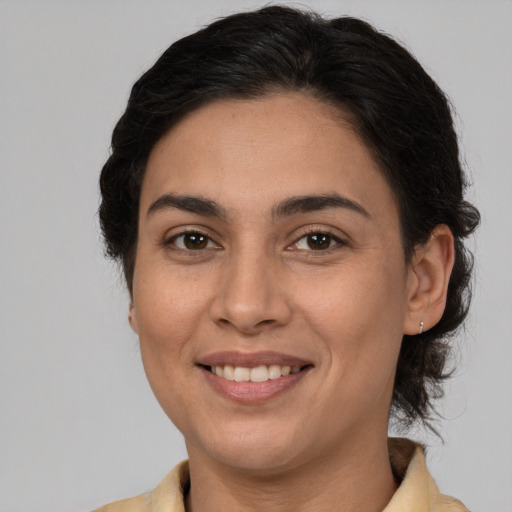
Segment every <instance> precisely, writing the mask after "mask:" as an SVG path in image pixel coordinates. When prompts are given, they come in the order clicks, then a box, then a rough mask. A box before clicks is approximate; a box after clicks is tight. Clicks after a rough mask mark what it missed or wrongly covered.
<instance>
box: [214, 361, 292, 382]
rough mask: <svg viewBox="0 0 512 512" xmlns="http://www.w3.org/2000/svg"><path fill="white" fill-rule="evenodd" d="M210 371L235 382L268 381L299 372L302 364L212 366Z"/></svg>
mask: <svg viewBox="0 0 512 512" xmlns="http://www.w3.org/2000/svg"><path fill="white" fill-rule="evenodd" d="M209 369H210V371H211V372H212V373H213V374H214V375H217V377H221V378H223V379H226V380H229V381H235V382H266V381H267V380H274V379H279V378H281V377H286V376H288V375H290V374H292V375H293V374H295V373H299V372H300V370H301V367H300V366H286V365H285V366H281V365H278V364H272V365H270V366H264V365H261V366H256V367H255V368H246V367H244V366H231V365H225V366H211V367H210V368H209Z"/></svg>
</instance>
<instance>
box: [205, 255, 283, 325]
mask: <svg viewBox="0 0 512 512" xmlns="http://www.w3.org/2000/svg"><path fill="white" fill-rule="evenodd" d="M230 260H231V261H229V263H226V265H225V268H224V269H223V271H222V273H221V276H220V281H221V283H220V286H219V290H218V293H217V294H216V296H215V298H214V299H213V301H212V304H211V309H210V313H211V316H212V319H213V320H214V321H215V322H216V323H217V324H219V325H221V326H223V327H231V328H234V329H236V330H237V331H239V332H241V333H243V334H246V335H255V334H258V333H260V332H261V331H263V330H266V329H269V328H272V327H279V326H284V325H286V324H287V323H288V322H289V321H290V319H291V316H292V308H291V306H290V302H289V300H288V299H287V294H286V286H285V285H284V283H283V276H282V272H280V270H279V268H277V265H275V264H272V262H271V261H269V258H266V257H265V256H264V255H262V254H261V253H260V254H259V255H256V254H252V255H247V254H245V255H244V254H240V255H238V256H235V257H233V258H231V259H230Z"/></svg>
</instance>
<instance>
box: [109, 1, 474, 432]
mask: <svg viewBox="0 0 512 512" xmlns="http://www.w3.org/2000/svg"><path fill="white" fill-rule="evenodd" d="M275 91H284V92H286V91H303V92H306V93H308V94H310V95H313V96H314V97H316V98H318V99H320V100H321V101H323V102H324V103H326V104H329V105H331V106H333V107H335V108H337V109H338V111H339V112H340V113H341V114H343V115H345V116H346V117H347V119H349V120H350V122H351V123H352V124H353V126H354V127H355V129H356V130H357V131H358V133H359V134H360V135H361V136H362V137H363V139H364V141H365V142H366V144H367V146H368V147H369V149H370V150H371V152H372V154H373V156H374V158H375V160H376V161H377V162H378V164H379V165H380V168H381V170H382V172H383V174H384V175H385V176H386V178H387V180H388V181H389V183H390V185H391V187H392V188H393V190H394V191H395V194H396V197H397V201H398V204H399V209H400V217H401V229H402V238H403V245H404V253H405V256H406V258H407V259H409V258H410V257H411V255H412V254H413V251H414V248H415V247H416V246H417V245H418V244H422V243H425V242H426V241H427V240H428V238H429V236H430V234H431V233H432V231H433V230H434V228H435V227H436V226H438V225H440V224H445V225H447V226H448V227H449V228H450V229H451V231H452V233H453V236H454V239H455V252H456V256H455V266H454V269H453V272H452V275H451V279H450V284H449V289H448V299H447V304H446V309H445V311H444V314H443V317H442V318H441V320H440V322H439V323H438V324H437V325H435V326H434V327H432V328H431V329H429V330H428V331H426V332H424V333H422V334H419V335H417V336H404V338H403V342H402V347H401V352H400V357H399V361H398V367H397V372H396V381H395V388H394V395H393V406H392V412H393V413H394V416H395V418H397V419H398V420H399V421H400V422H401V423H402V425H404V426H408V425H410V424H412V423H413V422H414V421H415V420H416V419H418V418H420V419H422V420H423V421H424V422H425V423H426V424H428V420H429V417H430V414H431V412H432V410H433V401H434V399H435V398H437V397H439V396H441V394H442V386H441V384H442V381H443V379H445V378H446V377H447V372H446V371H445V366H446V361H447V356H448V353H449V343H448V340H449V338H450V337H451V336H452V335H453V334H454V333H455V332H456V331H457V329H458V328H459V326H460V325H461V323H462V321H463V320H464V318H465V316H466V314H467V310H468V306H469V300H470V275H471V268H472V258H471V255H470V253H469V252H468V251H467V250H466V249H465V247H464V244H463V240H464V238H466V237H467V236H468V235H470V234H471V233H472V232H473V230H474V229H475V228H476V226H477V225H478V222H479V214H478V211H477V210H476V209H475V208H474V207H473V206H472V205H470V204H469V203H467V202H466V201H465V200H464V189H465V187H466V183H465V178H464V174H463V170H462V166H461V163H460V158H459V148H458V142H457V137H456V134H455V130H454V126H453V120H452V115H451V110H450V105H449V102H448V100H447V98H446V96H445V95H444V94H443V92H442V91H441V90H440V89H439V87H438V86H437V84H436V83H435V82H434V81H433V80H432V79H431V78H430V76H429V75H428V74H427V73H426V72H425V71H424V69H423V68H422V67H421V65H420V64H419V63H418V62H417V60H416V59H415V58H414V57H413V56H412V55H411V54H410V53H409V52H408V51H407V50H406V49H405V48H404V47H403V46H401V45H400V44H398V43H397V42H396V41H395V40H393V39H392V38H391V37H389V36H388V35H386V34H383V33H381V32H379V31H377V30H376V29H375V28H373V27H372V26H371V25H369V24H368V23H366V22H364V21H361V20H359V19H355V18H351V17H341V18H336V19H326V18H322V17H320V16H319V15H317V14H315V13H312V12H303V11H299V10H296V9H292V8H288V7H279V6H273V7H267V8H264V9H260V10H257V11H253V12H246V13H240V14H235V15H232V16H229V17H226V18H223V19H220V20H218V21H216V22H214V23H212V24H211V25H209V26H207V27H206V28H204V29H202V30H199V31H198V32H196V33H194V34H192V35H190V36H188V37H185V38H183V39H181V40H179V41H177V42H175V43H174V44H173V45H172V46H170V47H169V48H168V49H167V50H166V51H165V52H164V53H163V55H162V56H161V57H160V58H159V59H158V61H157V62H156V63H155V64H154V65H153V66H152V67H151V69H149V70H148V71H147V72H146V73H145V74H144V75H143V76H142V77H141V78H140V79H139V80H138V81H137V82H136V83H135V85H134V86H133V89H132V92H131V95H130V98H129V100H128V106H127V108H126V111H125V112H124V114H123V115H122V117H121V118H120V120H119V121H118V123H117V125H116V127H115V129H114V132H113V136H112V154H111V156H110V157H109V159H108V160H107V162H106V163H105V166H104V167H103V170H102V173H101V180H100V186H101V194H102V203H101V206H100V210H99V215H100V221H101V227H102V230H103V234H104V238H105V243H106V250H107V254H108V255H109V256H110V257H112V258H114V259H117V260H119V261H121V262H122V264H123V268H124V274H125V278H126V282H127V285H128V289H129V290H130V291H131V287H132V277H133V271H134V266H135V255H136V245H137V221H138V208H139V196H140V190H141V183H142V179H143V176H144V170H145V167H146V162H147V160H148V157H149V154H150V152H151V150H152V148H153V147H154V146H155V144H156V143H157V141H158V140H159V139H160V138H161V137H162V136H163V135H164V134H165V133H166V132H167V131H168V130H169V129H170V128H171V127H172V126H174V125H175V124H176V123H177V122H178V121H179V120H180V119H182V118H183V117H184V116H185V115H186V114H187V113H189V112H191V111H193V110H194V109H197V108H198V107H200V106H201V105H204V104H205V103H208V102H211V101H214V100H218V99H223V98H239V99H243V98H248V99H249V98H257V97H261V96H264V95H266V94H269V93H271V92H275Z"/></svg>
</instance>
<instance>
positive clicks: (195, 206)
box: [147, 194, 228, 220]
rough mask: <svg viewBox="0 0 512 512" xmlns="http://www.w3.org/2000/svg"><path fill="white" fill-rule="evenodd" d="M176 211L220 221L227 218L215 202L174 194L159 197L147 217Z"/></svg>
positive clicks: (223, 210) (224, 211)
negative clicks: (171, 210)
mask: <svg viewBox="0 0 512 512" xmlns="http://www.w3.org/2000/svg"><path fill="white" fill-rule="evenodd" d="M170 209H176V210H181V211H184V212H189V213H195V214H197V215H204V216H206V217H216V218H219V219H222V220H225V219H226V218H227V216H228V215H227V213H226V210H225V209H224V208H223V207H222V206H221V205H220V204H218V203H216V202H215V201H212V200H211V199H206V198H204V197H199V196H181V195H175V194H164V195H163V196H161V197H159V198H158V199H157V200H156V201H155V202H154V203H153V204H152V205H151V206H150V207H149V208H148V212H147V215H148V216H150V215H154V214H155V213H157V212H161V211H165V210H170Z"/></svg>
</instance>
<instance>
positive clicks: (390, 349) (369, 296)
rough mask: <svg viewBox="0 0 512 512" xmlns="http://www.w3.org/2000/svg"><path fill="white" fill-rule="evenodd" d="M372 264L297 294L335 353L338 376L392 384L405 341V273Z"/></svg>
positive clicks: (339, 273)
mask: <svg viewBox="0 0 512 512" xmlns="http://www.w3.org/2000/svg"><path fill="white" fill-rule="evenodd" d="M371 263H372V262H368V264H365V263H364V262H362V263H361V264H360V265H350V268H348V265H347V271H346V272H345V271H344V269H343V268H339V269H336V271H335V272H333V273H332V274H331V275H328V276H324V277H325V279H324V282H325V283H326V285H325V286H315V287H310V288H311V292H310V293H308V294H302V295H300V294H297V304H300V305H299V306H298V308H299V309H300V310H301V314H302V315H303V316H305V317H306V318H307V323H308V324H309V326H310V328H312V329H313V330H314V331H315V334H316V336H317V338H318V339H319V340H320V342H321V343H323V346H324V350H326V351H327V352H329V358H330V360H331V364H332V365H333V366H334V367H336V369H337V371H336V372H335V373H337V374H340V373H342V374H343V375H344V377H346V378H349V379H351V380H352V379H353V380H356V379H357V380H359V379H362V380H364V379H368V378H373V379H375V378H376V379H378V380H380V381H382V380H387V379H388V378H389V375H390V372H394V367H395V365H396V360H397V357H398V351H399V348H400V343H401V339H402V325H403V319H404V315H405V304H406V301H405V299H406V288H405V277H404V276H405V272H403V268H402V267H400V268H398V269H396V268H395V267H396V265H393V266H391V267H390V268H386V266H383V265H382V264H381V265H378V266H377V265H373V264H371Z"/></svg>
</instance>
